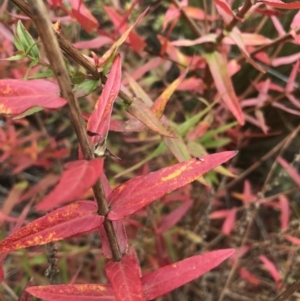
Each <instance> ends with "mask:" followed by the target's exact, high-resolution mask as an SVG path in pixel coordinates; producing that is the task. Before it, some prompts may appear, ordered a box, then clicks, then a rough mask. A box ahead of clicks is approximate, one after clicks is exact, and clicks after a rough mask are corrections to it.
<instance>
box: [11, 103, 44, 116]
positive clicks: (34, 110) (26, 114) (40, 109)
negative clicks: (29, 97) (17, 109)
mask: <svg viewBox="0 0 300 301" xmlns="http://www.w3.org/2000/svg"><path fill="white" fill-rule="evenodd" d="M42 110H43V108H42V107H39V106H36V107H33V108H31V109H29V110H27V111H25V112H24V113H22V114H20V115H17V116H15V117H14V118H13V119H21V118H24V117H26V116H30V115H32V114H34V113H37V112H39V111H42Z"/></svg>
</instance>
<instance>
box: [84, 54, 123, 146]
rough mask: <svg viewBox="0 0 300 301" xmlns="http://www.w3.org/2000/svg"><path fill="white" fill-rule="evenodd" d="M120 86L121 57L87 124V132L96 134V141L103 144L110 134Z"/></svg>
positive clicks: (114, 63) (117, 58)
mask: <svg viewBox="0 0 300 301" xmlns="http://www.w3.org/2000/svg"><path fill="white" fill-rule="evenodd" d="M120 86H121V57H120V55H118V56H116V58H115V60H114V62H113V65H112V67H111V70H110V73H109V76H108V78H107V81H106V83H105V86H104V88H103V91H102V93H101V95H100V97H99V98H98V100H97V103H96V106H95V109H94V111H93V113H92V114H91V116H90V118H89V121H88V124H87V130H88V131H89V132H91V133H96V134H97V136H96V139H97V140H99V141H100V142H102V143H103V142H104V141H105V139H106V137H107V134H108V129H109V124H110V117H111V113H112V108H113V103H114V101H115V99H116V97H117V96H118V93H119V90H120Z"/></svg>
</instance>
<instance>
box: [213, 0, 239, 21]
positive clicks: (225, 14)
mask: <svg viewBox="0 0 300 301" xmlns="http://www.w3.org/2000/svg"><path fill="white" fill-rule="evenodd" d="M214 2H215V4H216V6H217V9H218V12H219V14H220V15H221V16H222V18H223V19H224V21H225V23H229V22H230V21H231V18H236V16H235V14H234V13H233V12H232V10H231V8H230V7H229V6H228V4H227V3H226V1H225V0H214Z"/></svg>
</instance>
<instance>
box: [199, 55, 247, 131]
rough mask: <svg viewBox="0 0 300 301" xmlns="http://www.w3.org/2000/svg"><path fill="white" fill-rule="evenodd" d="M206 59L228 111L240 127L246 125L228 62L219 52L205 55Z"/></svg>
mask: <svg viewBox="0 0 300 301" xmlns="http://www.w3.org/2000/svg"><path fill="white" fill-rule="evenodd" d="M204 57H205V59H206V62H207V64H208V66H209V69H210V72H211V74H212V77H213V79H214V83H215V85H216V88H217V90H218V92H219V94H220V96H221V97H222V99H223V100H224V102H225V104H226V105H227V107H228V109H229V110H230V111H231V113H232V114H233V115H234V116H235V118H236V119H237V121H238V122H239V124H240V125H243V124H244V123H245V121H244V115H243V111H242V109H241V107H240V104H239V101H238V98H237V96H236V94H235V91H234V88H233V85H232V82H231V79H230V76H229V74H228V70H227V64H226V60H225V58H224V57H223V55H222V54H220V53H219V52H216V51H215V52H211V53H205V54H204Z"/></svg>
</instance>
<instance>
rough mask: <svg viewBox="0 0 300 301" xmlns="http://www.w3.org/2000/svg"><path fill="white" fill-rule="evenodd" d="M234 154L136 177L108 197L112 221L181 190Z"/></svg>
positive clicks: (214, 156)
mask: <svg viewBox="0 0 300 301" xmlns="http://www.w3.org/2000/svg"><path fill="white" fill-rule="evenodd" d="M235 154H236V152H234V151H229V152H223V153H217V154H212V155H208V156H204V157H202V158H201V160H198V159H191V160H188V161H185V162H181V163H179V164H175V165H173V166H170V167H166V168H163V169H160V170H158V171H156V172H151V173H149V174H147V175H143V176H140V177H136V178H134V179H132V180H129V181H127V182H125V183H124V184H122V185H120V186H118V187H117V188H116V189H114V190H113V191H112V193H111V194H110V195H109V198H108V201H109V203H110V208H111V211H110V212H109V214H108V218H109V219H111V220H118V219H122V218H123V217H125V216H127V215H129V214H131V213H133V212H135V211H137V210H139V209H141V208H143V207H145V206H147V205H148V204H150V203H152V202H154V201H155V200H157V199H158V198H160V197H162V196H164V195H165V194H167V193H169V192H171V191H173V190H175V189H177V188H180V187H182V186H184V185H186V184H188V183H190V182H192V181H194V180H196V179H197V178H199V177H200V176H201V175H203V174H204V173H206V172H208V171H210V170H211V169H213V168H215V167H217V166H218V165H220V164H222V163H224V162H226V161H228V160H229V159H230V158H232V157H233V156H234V155H235Z"/></svg>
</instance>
